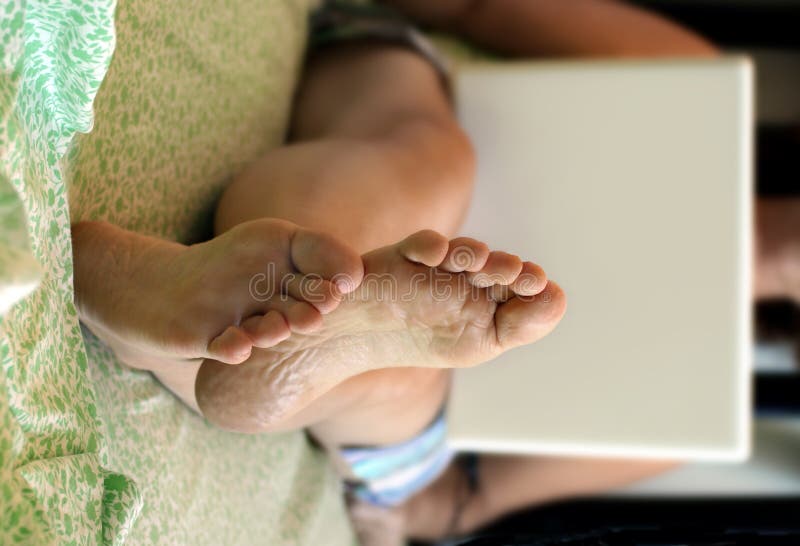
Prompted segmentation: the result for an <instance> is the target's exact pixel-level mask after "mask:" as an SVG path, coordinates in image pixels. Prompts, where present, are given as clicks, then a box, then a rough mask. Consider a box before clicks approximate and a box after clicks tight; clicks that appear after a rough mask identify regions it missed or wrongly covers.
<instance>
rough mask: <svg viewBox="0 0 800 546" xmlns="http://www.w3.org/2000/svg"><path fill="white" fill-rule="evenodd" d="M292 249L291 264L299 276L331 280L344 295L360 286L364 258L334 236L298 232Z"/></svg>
mask: <svg viewBox="0 0 800 546" xmlns="http://www.w3.org/2000/svg"><path fill="white" fill-rule="evenodd" d="M291 245H292V246H291V257H292V264H293V265H294V267H295V268H296V269H297V270H298V271H299V272H300V273H303V274H306V275H319V276H320V277H322V278H323V279H328V280H332V281H333V282H334V283H335V284H336V286H337V287H338V289H339V291H340V292H341V293H345V294H346V293H348V292H352V291H353V290H355V288H356V287H357V286H358V285H359V284H361V279H362V277H363V276H364V264H363V262H362V261H361V256H359V254H358V253H357V252H356V251H355V250H353V249H352V248H350V247H349V246H347V245H346V244H344V243H342V242H341V241H339V240H338V239H336V238H335V237H333V236H332V235H328V234H326V233H320V232H317V231H312V230H308V229H298V230H297V232H295V234H294V237H292V243H291Z"/></svg>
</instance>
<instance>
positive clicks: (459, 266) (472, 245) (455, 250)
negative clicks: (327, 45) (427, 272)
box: [439, 237, 489, 273]
mask: <svg viewBox="0 0 800 546" xmlns="http://www.w3.org/2000/svg"><path fill="white" fill-rule="evenodd" d="M488 258H489V247H488V246H486V243H482V242H481V241H476V240H475V239H471V238H469V237H458V238H456V239H453V240H452V241H450V245H449V248H448V251H447V256H445V259H444V261H443V262H442V264H441V265H440V266H439V267H440V268H441V269H444V270H445V271H449V272H451V273H460V272H462V271H480V270H481V269H483V267H484V266H485V265H486V260H487V259H488Z"/></svg>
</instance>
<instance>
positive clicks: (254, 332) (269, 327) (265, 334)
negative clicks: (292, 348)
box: [241, 311, 292, 349]
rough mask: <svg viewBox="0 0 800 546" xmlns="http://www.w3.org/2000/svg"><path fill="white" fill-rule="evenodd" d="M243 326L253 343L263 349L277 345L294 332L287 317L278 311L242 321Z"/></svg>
mask: <svg viewBox="0 0 800 546" xmlns="http://www.w3.org/2000/svg"><path fill="white" fill-rule="evenodd" d="M241 328H242V330H244V332H245V333H246V334H247V335H248V336H249V337H250V339H251V340H252V341H253V345H254V346H255V347H259V348H261V349H267V348H269V347H273V346H275V345H277V344H278V343H280V342H281V341H283V340H285V339H287V338H288V337H289V336H290V335H291V333H292V331H291V330H290V328H289V324H288V323H287V322H286V319H284V318H283V315H282V314H281V313H279V312H278V311H269V312H268V313H267V314H266V315H256V316H253V317H250V318H249V319H247V320H245V321H244V322H243V323H242V325H241Z"/></svg>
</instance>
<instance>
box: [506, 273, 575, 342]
mask: <svg viewBox="0 0 800 546" xmlns="http://www.w3.org/2000/svg"><path fill="white" fill-rule="evenodd" d="M566 308H567V298H566V296H565V295H564V291H563V290H561V287H560V286H558V285H557V284H556V283H554V282H553V281H548V282H547V285H546V286H545V288H544V290H542V291H541V292H539V293H538V294H536V295H535V296H530V297H524V296H517V297H514V298H511V299H509V300H508V301H506V302H505V303H502V304H500V305H499V306H498V308H497V312H496V313H495V325H496V328H497V340H498V342H499V343H500V345H501V347H502V348H503V349H511V348H513V347H517V346H519V345H525V344H528V343H533V342H534V341H537V340H539V339H541V338H543V337H544V336H546V335H547V334H549V333H550V332H552V331H553V330H554V329H555V327H556V326H557V325H558V322H559V321H560V320H561V317H563V316H564V312H565V311H566Z"/></svg>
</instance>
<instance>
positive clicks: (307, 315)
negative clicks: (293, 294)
mask: <svg viewBox="0 0 800 546" xmlns="http://www.w3.org/2000/svg"><path fill="white" fill-rule="evenodd" d="M284 316H285V317H286V322H287V323H288V324H289V328H290V329H291V330H292V332H295V333H298V334H310V333H312V332H314V331H315V330H318V329H319V328H320V327H321V326H322V314H321V313H320V312H319V311H318V310H317V309H316V308H315V307H314V306H312V305H311V304H310V303H306V302H304V301H299V302H297V303H295V304H294V305H292V306H291V307H289V309H288V310H287V311H286V313H284Z"/></svg>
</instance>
